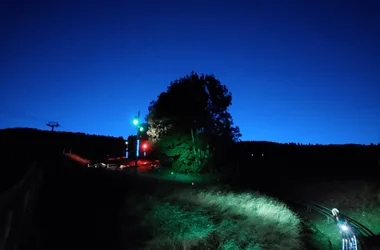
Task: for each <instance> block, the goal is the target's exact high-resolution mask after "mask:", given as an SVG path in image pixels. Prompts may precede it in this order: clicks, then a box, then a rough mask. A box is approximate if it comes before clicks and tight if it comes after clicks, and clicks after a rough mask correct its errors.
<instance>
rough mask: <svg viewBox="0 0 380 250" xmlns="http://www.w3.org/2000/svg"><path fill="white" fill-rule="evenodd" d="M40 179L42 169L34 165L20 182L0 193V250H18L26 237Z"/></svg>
mask: <svg viewBox="0 0 380 250" xmlns="http://www.w3.org/2000/svg"><path fill="white" fill-rule="evenodd" d="M42 178H43V171H42V168H41V167H39V166H38V165H37V164H36V163H34V164H32V166H31V167H30V169H29V171H28V172H27V173H26V174H25V175H24V177H23V178H22V179H21V180H20V181H18V182H17V183H16V184H15V185H14V186H13V187H12V188H10V189H9V190H7V191H4V192H2V193H0V250H14V249H19V248H20V245H21V244H22V242H23V240H24V237H27V233H28V231H30V226H31V225H30V220H29V219H30V218H32V214H33V211H34V209H33V208H34V205H35V201H36V198H37V197H38V194H39V191H40V187H41V183H42Z"/></svg>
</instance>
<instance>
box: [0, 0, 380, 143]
mask: <svg viewBox="0 0 380 250" xmlns="http://www.w3.org/2000/svg"><path fill="white" fill-rule="evenodd" d="M377 2H379V1H375V0H374V1H365V0H357V1H335V0H315V1H312V0H310V1H305V0H299V1H296V0H290V1H285V0H278V1H275V0H274V1H270V0H263V1H254V0H246V1H238V0H234V1H228V0H226V1H212V0H210V1H150V2H148V1H102V2H99V1H95V0H94V1H81V0H75V1H71V0H67V1H58V0H56V1H17V0H6V1H2V2H1V3H0V19H1V22H0V23H1V24H0V25H1V27H0V31H1V39H0V45H1V53H0V56H1V61H0V63H1V74H0V83H1V86H0V128H5V127H36V128H43V129H44V128H47V127H46V126H45V122H46V121H49V120H53V121H59V122H60V123H61V125H62V127H61V128H60V130H64V131H75V132H86V133H93V134H104V135H113V136H120V135H121V136H124V137H127V136H128V135H130V134H132V133H134V131H135V130H134V128H133V126H132V124H131V121H132V118H133V116H134V115H135V113H137V111H138V110H141V113H142V115H143V116H145V115H146V114H147V107H148V104H149V102H150V101H151V100H153V99H156V97H157V95H159V94H160V93H161V92H162V91H165V90H166V87H167V85H168V84H169V83H170V81H172V80H175V79H177V78H179V77H182V76H184V75H186V74H188V73H190V72H191V71H192V70H194V71H196V72H198V73H213V74H215V76H216V77H217V78H219V79H220V80H221V81H222V82H223V83H224V84H226V85H227V87H228V88H229V90H230V91H231V92H232V94H233V105H232V107H231V109H230V111H231V113H232V115H233V117H234V121H235V123H236V125H238V126H239V127H240V129H241V132H242V134H243V137H242V139H243V140H267V141H277V142H301V143H321V144H328V143H363V144H367V143H371V142H374V143H379V142H380V15H379V14H378V13H379V12H380V8H379V4H378V3H377Z"/></svg>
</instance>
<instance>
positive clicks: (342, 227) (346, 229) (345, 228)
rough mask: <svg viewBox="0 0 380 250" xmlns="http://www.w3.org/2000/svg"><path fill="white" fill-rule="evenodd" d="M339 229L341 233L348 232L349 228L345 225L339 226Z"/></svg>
mask: <svg viewBox="0 0 380 250" xmlns="http://www.w3.org/2000/svg"><path fill="white" fill-rule="evenodd" d="M340 229H342V230H343V231H348V229H349V228H348V226H346V225H341V226H340Z"/></svg>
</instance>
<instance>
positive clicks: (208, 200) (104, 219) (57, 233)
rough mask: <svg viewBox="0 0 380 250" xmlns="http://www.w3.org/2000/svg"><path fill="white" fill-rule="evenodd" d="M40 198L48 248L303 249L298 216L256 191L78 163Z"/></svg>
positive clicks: (51, 182) (46, 246)
mask: <svg viewBox="0 0 380 250" xmlns="http://www.w3.org/2000/svg"><path fill="white" fill-rule="evenodd" d="M42 201H43V203H41V207H42V210H41V218H42V223H41V225H39V226H40V227H41V228H42V229H43V230H42V233H43V238H44V239H45V241H44V243H43V245H44V249H58V250H59V249H173V248H174V249H184V248H185V249H191V248H194V249H208V248H211V249H273V250H275V249H301V248H300V247H301V236H300V234H301V231H300V221H299V219H298V217H297V216H296V215H295V214H293V213H292V212H291V211H290V210H289V209H288V208H287V207H286V206H285V205H284V204H283V203H281V202H279V201H276V200H274V199H272V198H270V197H267V196H263V195H260V194H258V193H254V194H249V193H238V194H237V193H233V192H231V191H229V190H221V189H212V190H211V189H209V187H207V186H206V185H203V186H201V185H198V184H196V185H194V186H193V185H192V184H189V183H180V182H168V181H165V180H162V179H156V178H146V177H144V176H133V177H131V176H128V175H125V174H123V173H121V172H112V171H106V170H101V169H83V168H81V169H80V170H79V168H78V170H73V169H71V170H70V171H69V172H67V171H66V172H65V175H64V177H63V178H62V176H61V177H60V178H50V181H49V182H47V183H46V185H45V192H44V199H43V200H42Z"/></svg>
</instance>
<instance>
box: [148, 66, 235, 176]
mask: <svg viewBox="0 0 380 250" xmlns="http://www.w3.org/2000/svg"><path fill="white" fill-rule="evenodd" d="M231 101H232V95H231V93H230V92H229V91H228V89H227V87H226V86H225V85H223V84H222V83H221V82H220V81H219V80H218V79H216V78H215V76H214V75H204V74H202V75H198V74H197V73H195V72H191V73H190V75H187V76H185V77H183V78H180V79H178V80H175V81H174V82H171V83H170V85H169V86H168V88H167V91H166V92H162V93H161V94H160V95H159V96H158V99H157V100H155V101H152V102H151V103H150V106H149V114H148V116H147V119H146V120H147V122H148V123H149V129H148V135H149V136H150V138H151V140H152V141H154V142H156V143H158V144H159V148H160V150H161V151H162V153H164V154H165V155H166V156H168V157H170V158H172V159H173V160H174V163H173V165H172V166H173V169H174V170H175V171H178V172H199V171H201V170H202V169H204V167H206V166H210V163H212V160H213V159H214V156H215V153H216V151H217V150H218V149H219V147H218V145H221V144H228V143H231V142H234V141H238V140H239V137H240V136H241V134H240V131H239V128H238V127H236V126H234V123H233V120H232V116H231V114H230V113H229V112H228V107H229V106H230V105H231Z"/></svg>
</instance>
